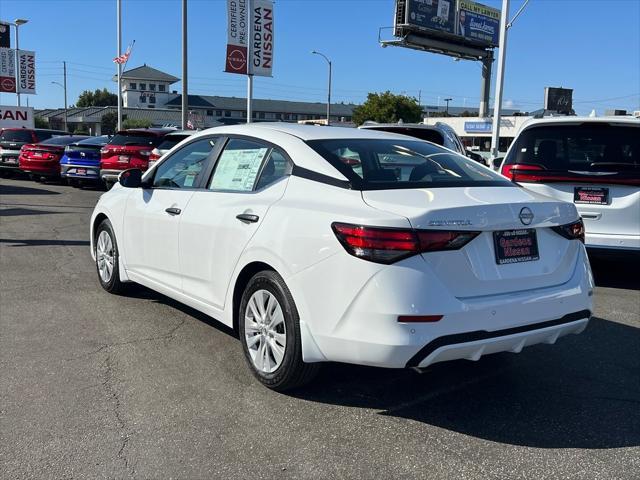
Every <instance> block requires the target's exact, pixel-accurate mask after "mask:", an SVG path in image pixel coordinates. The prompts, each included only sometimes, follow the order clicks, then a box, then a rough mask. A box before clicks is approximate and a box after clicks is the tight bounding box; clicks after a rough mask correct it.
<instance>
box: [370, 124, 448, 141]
mask: <svg viewBox="0 0 640 480" xmlns="http://www.w3.org/2000/svg"><path fill="white" fill-rule="evenodd" d="M371 130H381V131H383V132H391V133H399V134H400V135H407V136H409V137H414V138H419V139H420V140H426V141H427V142H432V143H436V144H438V145H444V137H443V136H442V134H441V133H440V132H439V131H438V130H435V129H431V128H420V127H418V128H416V127H396V126H389V127H387V126H384V127H374V128H372V129H371Z"/></svg>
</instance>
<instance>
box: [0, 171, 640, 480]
mask: <svg viewBox="0 0 640 480" xmlns="http://www.w3.org/2000/svg"><path fill="white" fill-rule="evenodd" d="M100 193H101V192H100V191H97V190H79V189H72V188H70V187H66V186H62V185H55V184H39V183H35V182H30V181H27V180H20V179H17V180H4V179H3V180H0V196H1V197H0V272H1V273H0V477H2V478H26V477H30V478H129V477H132V478H254V479H259V478H576V479H578V478H580V479H585V478H607V479H611V478H638V472H640V274H639V272H640V264H639V263H638V262H637V261H630V260H629V259H628V258H617V259H615V258H614V259H598V260H596V261H594V264H593V265H594V273H595V277H596V282H597V285H598V287H597V289H596V293H595V302H596V308H595V317H594V318H593V320H592V321H591V324H590V325H589V327H588V329H587V330H586V331H585V332H584V333H583V334H582V335H578V336H570V337H566V338H564V339H561V340H560V341H559V343H558V344H556V345H540V346H535V347H530V348H529V349H525V350H524V351H523V353H521V354H519V355H514V354H498V355H494V356H490V357H487V358H484V359H482V360H480V361H479V362H468V361H458V362H453V363H447V364H440V365H436V366H434V367H433V368H431V369H430V370H428V371H427V372H425V373H422V374H418V373H415V372H413V371H392V370H382V369H373V368H364V367H356V366H348V365H339V364H330V365H326V368H324V370H323V372H322V374H321V375H320V377H319V378H318V380H317V381H316V382H315V384H313V385H312V386H311V387H308V388H307V389H305V390H304V391H299V392H296V393H295V394H289V395H284V394H278V393H274V392H271V391H269V390H267V389H265V388H264V387H262V386H260V385H259V384H258V383H257V382H256V381H255V380H254V379H253V378H252V377H251V374H250V373H249V370H248V369H247V368H246V367H245V365H244V359H243V357H242V351H241V348H240V344H239V343H238V342H237V340H236V339H235V338H234V337H233V335H232V332H231V331H229V330H227V329H226V328H224V327H221V326H219V325H218V324H217V323H216V322H215V321H214V320H213V319H211V318H209V317H206V316H205V315H202V314H200V313H198V312H196V311H194V310H192V309H190V308H188V307H185V306H182V305H180V304H178V303H176V302H174V301H172V300H170V299H168V298H167V297H164V296H162V295H160V294H157V293H155V292H152V291H150V290H147V289H145V288H142V287H137V288H134V289H133V290H132V291H131V292H130V294H129V295H128V296H121V297H118V296H113V295H109V294H107V293H106V292H104V291H103V290H102V289H101V288H100V285H99V283H98V280H97V276H96V273H95V267H94V265H93V263H92V260H91V257H90V255H89V251H88V244H89V241H88V221H89V217H90V214H91V211H92V209H93V205H94V204H95V202H96V200H97V198H98V196H99V195H100Z"/></svg>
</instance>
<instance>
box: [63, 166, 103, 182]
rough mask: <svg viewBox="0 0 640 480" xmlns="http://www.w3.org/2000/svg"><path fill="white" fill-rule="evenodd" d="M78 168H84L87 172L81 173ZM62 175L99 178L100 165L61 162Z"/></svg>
mask: <svg viewBox="0 0 640 480" xmlns="http://www.w3.org/2000/svg"><path fill="white" fill-rule="evenodd" d="M78 169H83V170H84V171H85V172H86V173H85V174H79V173H78ZM60 175H61V176H62V177H67V178H78V179H81V180H83V179H84V180H99V179H100V167H98V166H89V165H75V164H72V163H67V164H60Z"/></svg>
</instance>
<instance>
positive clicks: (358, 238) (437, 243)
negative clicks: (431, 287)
mask: <svg viewBox="0 0 640 480" xmlns="http://www.w3.org/2000/svg"><path fill="white" fill-rule="evenodd" d="M331 227H332V228H333V231H334V233H335V235H336V237H337V238H338V241H339V242H340V243H341V244H342V246H343V247H344V248H345V250H346V251H347V252H348V253H349V254H351V255H353V256H354V257H358V258H362V259H363V260H369V261H370V262H376V263H384V264H390V263H394V262H397V261H398V260H402V259H403V258H407V257H410V256H413V255H417V254H419V253H425V252H437V251H443V250H458V249H460V248H462V247H463V246H465V245H466V244H467V243H469V242H470V241H471V240H473V239H474V238H475V237H477V236H478V235H479V234H480V232H468V231H456V230H413V229H402V228H385V227H369V226H364V225H352V224H348V223H333V224H332V225H331Z"/></svg>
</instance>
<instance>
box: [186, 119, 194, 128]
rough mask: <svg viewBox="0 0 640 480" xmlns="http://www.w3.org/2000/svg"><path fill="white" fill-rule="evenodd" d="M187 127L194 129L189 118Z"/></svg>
mask: <svg viewBox="0 0 640 480" xmlns="http://www.w3.org/2000/svg"><path fill="white" fill-rule="evenodd" d="M187 128H188V129H189V130H195V129H194V127H193V122H192V121H191V119H189V120H187Z"/></svg>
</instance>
